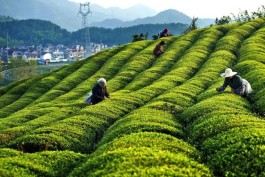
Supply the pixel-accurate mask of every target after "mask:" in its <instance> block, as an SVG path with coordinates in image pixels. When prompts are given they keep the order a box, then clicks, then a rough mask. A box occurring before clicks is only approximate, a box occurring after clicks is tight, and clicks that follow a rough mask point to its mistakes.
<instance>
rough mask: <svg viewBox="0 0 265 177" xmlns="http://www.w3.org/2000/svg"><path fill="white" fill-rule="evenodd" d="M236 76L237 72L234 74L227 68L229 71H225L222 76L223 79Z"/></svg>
mask: <svg viewBox="0 0 265 177" xmlns="http://www.w3.org/2000/svg"><path fill="white" fill-rule="evenodd" d="M236 74H237V72H233V71H232V69H230V68H227V69H226V70H225V73H222V74H221V76H222V77H231V76H234V75H236Z"/></svg>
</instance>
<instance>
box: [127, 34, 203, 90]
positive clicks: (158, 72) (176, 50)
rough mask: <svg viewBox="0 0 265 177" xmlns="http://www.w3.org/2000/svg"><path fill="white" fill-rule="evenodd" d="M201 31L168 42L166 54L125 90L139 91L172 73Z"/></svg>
mask: <svg viewBox="0 0 265 177" xmlns="http://www.w3.org/2000/svg"><path fill="white" fill-rule="evenodd" d="M201 31H202V30H197V31H194V32H193V33H190V34H189V35H184V36H180V37H177V38H176V40H174V41H170V44H168V43H169V42H167V45H168V47H167V48H165V49H164V50H165V51H166V52H165V53H164V54H163V55H161V56H160V57H159V58H157V60H156V61H155V62H154V63H153V64H152V67H150V68H149V69H146V70H145V71H144V72H142V73H140V74H139V75H138V76H137V77H135V78H134V80H133V81H132V82H131V83H129V84H127V85H126V87H125V88H124V89H126V90H138V89H141V88H143V87H145V86H148V85H150V84H151V83H152V82H154V81H156V80H157V79H159V78H160V77H162V76H164V75H167V73H168V72H169V71H171V68H172V66H173V65H174V64H175V63H176V62H177V61H178V60H179V58H180V57H182V56H183V54H184V51H186V50H187V49H188V48H190V47H191V46H192V45H193V42H194V41H195V40H196V39H197V37H198V36H199V35H200V33H201Z"/></svg>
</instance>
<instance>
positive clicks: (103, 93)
mask: <svg viewBox="0 0 265 177" xmlns="http://www.w3.org/2000/svg"><path fill="white" fill-rule="evenodd" d="M105 97H107V98H109V97H110V96H109V93H108V91H107V82H106V80H105V79H104V78H100V79H99V80H98V81H97V84H96V85H95V86H94V87H93V89H92V98H91V102H92V105H94V104H97V103H99V102H101V101H103V100H104V99H105Z"/></svg>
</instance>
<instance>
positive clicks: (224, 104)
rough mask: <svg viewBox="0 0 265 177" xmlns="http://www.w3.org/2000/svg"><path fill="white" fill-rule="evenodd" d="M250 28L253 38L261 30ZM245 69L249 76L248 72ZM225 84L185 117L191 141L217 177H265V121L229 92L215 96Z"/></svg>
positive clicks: (190, 109) (183, 115)
mask: <svg viewBox="0 0 265 177" xmlns="http://www.w3.org/2000/svg"><path fill="white" fill-rule="evenodd" d="M252 24H254V26H260V25H262V24H264V21H257V22H256V23H248V24H247V25H252ZM248 29H251V30H250V31H249V35H253V36H254V35H255V34H256V33H258V31H255V32H254V33H253V30H255V29H257V28H248ZM245 34H248V33H245ZM250 38H251V36H250V37H249V38H248V39H250ZM246 41H247V40H246ZM244 42H245V41H244ZM244 42H243V44H244ZM240 51H242V50H240ZM244 51H245V50H244ZM239 56H241V53H239ZM243 63H244V62H242V63H239V65H236V68H240V66H241V67H242V66H243ZM244 68H248V67H244ZM252 68H253V66H252ZM241 69H242V70H241V71H242V72H243V73H244V74H246V75H248V70H244V69H243V68H241ZM222 82H223V79H222V80H221V79H220V80H217V82H216V83H213V84H212V86H210V87H209V89H208V91H206V92H205V93H203V94H202V95H203V96H199V98H200V99H199V100H200V102H199V103H197V104H196V105H194V106H192V107H190V108H188V109H186V110H185V111H184V112H183V113H182V114H181V116H180V117H181V118H182V119H181V120H182V121H183V122H185V124H186V125H187V126H188V127H187V130H188V137H189V142H190V143H192V144H194V145H195V146H196V147H198V149H199V150H201V151H202V153H203V155H202V159H203V160H204V162H205V163H206V164H207V166H209V167H210V169H212V170H213V172H214V174H215V175H216V176H264V175H265V173H264V170H263V166H262V165H261V164H262V163H264V160H265V151H264V146H265V136H264V135H265V134H264V129H265V124H264V123H265V121H264V120H263V119H260V118H259V117H256V116H255V114H253V113H252V110H253V109H252V105H251V104H250V103H249V102H247V100H245V99H244V98H242V97H240V96H238V95H234V94H231V93H227V91H225V92H224V93H222V94H219V93H218V94H216V93H215V94H213V93H212V92H213V90H215V88H216V87H217V84H218V85H219V86H220V85H221V84H222ZM215 92H216V91H215Z"/></svg>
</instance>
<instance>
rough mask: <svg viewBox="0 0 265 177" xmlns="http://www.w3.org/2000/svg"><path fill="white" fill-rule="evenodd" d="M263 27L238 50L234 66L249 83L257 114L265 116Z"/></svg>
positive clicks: (264, 30) (264, 39)
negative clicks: (237, 60) (237, 62)
mask: <svg viewBox="0 0 265 177" xmlns="http://www.w3.org/2000/svg"><path fill="white" fill-rule="evenodd" d="M264 63H265V26H263V27H262V28H259V29H258V30H257V31H256V32H255V33H254V34H253V35H252V36H251V37H249V38H248V39H247V40H246V41H244V43H243V44H242V47H241V48H240V60H239V64H238V65H237V66H236V68H235V69H237V70H238V71H239V72H240V73H241V74H242V75H243V77H244V78H246V79H247V80H249V81H251V82H250V83H251V86H252V88H253V90H254V92H253V94H252V95H253V96H252V97H253V98H254V99H255V100H256V106H257V112H258V113H259V114H260V115H261V116H263V117H264V115H265V96H264V93H265V64H264Z"/></svg>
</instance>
